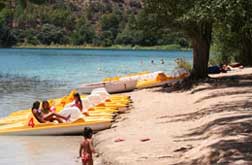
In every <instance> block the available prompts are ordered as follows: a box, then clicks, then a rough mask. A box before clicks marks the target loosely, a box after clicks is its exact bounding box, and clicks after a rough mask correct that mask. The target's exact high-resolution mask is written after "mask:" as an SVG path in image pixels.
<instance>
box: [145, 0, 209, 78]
mask: <svg viewBox="0 0 252 165" xmlns="http://www.w3.org/2000/svg"><path fill="white" fill-rule="evenodd" d="M211 2H212V1H211V0H177V1H174V0H144V6H145V10H146V12H147V13H151V14H156V15H157V17H156V24H157V26H159V27H169V28H171V29H172V30H173V31H179V32H183V33H184V34H185V35H186V36H188V37H189V38H190V39H191V42H192V48H193V70H192V77H193V78H205V77H207V76H208V61H209V52H210V44H211V39H212V26H213V22H214V20H213V17H212V10H211Z"/></svg>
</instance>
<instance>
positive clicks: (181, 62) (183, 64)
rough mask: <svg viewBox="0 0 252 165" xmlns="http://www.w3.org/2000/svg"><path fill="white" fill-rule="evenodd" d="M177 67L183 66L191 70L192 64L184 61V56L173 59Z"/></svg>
mask: <svg viewBox="0 0 252 165" xmlns="http://www.w3.org/2000/svg"><path fill="white" fill-rule="evenodd" d="M175 62H176V64H177V67H176V68H184V69H186V70H188V71H192V65H191V63H190V62H188V61H186V59H184V58H177V59H176V60H175Z"/></svg>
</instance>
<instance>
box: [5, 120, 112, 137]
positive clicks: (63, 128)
mask: <svg viewBox="0 0 252 165" xmlns="http://www.w3.org/2000/svg"><path fill="white" fill-rule="evenodd" d="M110 126H111V122H109V121H105V122H98V123H97V122H94V123H88V122H87V123H86V122H83V123H72V124H70V123H69V124H67V123H66V124H55V125H49V126H41V127H36V126H35V127H34V128H32V127H25V128H16V129H15V128H14V129H9V130H6V131H3V130H2V131H0V135H13V136H57V135H81V134H82V132H83V128H84V127H90V128H92V129H93V130H94V131H95V132H97V131H100V130H104V129H108V128H110Z"/></svg>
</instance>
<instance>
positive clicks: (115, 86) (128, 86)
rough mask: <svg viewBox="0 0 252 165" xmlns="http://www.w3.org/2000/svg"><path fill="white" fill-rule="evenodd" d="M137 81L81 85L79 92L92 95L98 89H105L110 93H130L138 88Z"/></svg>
mask: <svg viewBox="0 0 252 165" xmlns="http://www.w3.org/2000/svg"><path fill="white" fill-rule="evenodd" d="M136 85H137V80H132V79H129V80H118V81H110V82H98V83H91V84H83V85H80V87H79V88H78V91H79V92H81V93H91V92H92V91H93V90H94V89H96V88H105V89H106V91H107V92H108V93H120V92H129V91H132V90H134V89H135V88H136Z"/></svg>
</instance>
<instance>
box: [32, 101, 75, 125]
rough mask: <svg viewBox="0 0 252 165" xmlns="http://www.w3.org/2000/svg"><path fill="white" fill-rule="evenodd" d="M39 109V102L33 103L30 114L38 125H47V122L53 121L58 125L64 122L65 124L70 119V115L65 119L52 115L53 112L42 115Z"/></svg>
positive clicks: (55, 114)
mask: <svg viewBox="0 0 252 165" xmlns="http://www.w3.org/2000/svg"><path fill="white" fill-rule="evenodd" d="M39 107H40V102H39V101H36V102H34V103H33V106H32V114H33V115H34V117H35V118H36V119H37V120H38V122H40V123H48V122H53V121H55V120H56V121H58V122H59V123H63V122H64V121H65V122H66V121H68V120H69V118H70V117H71V116H70V115H68V116H67V117H65V116H62V115H60V114H57V113H53V112H51V113H49V114H47V115H44V114H43V112H42V111H41V109H40V108H39Z"/></svg>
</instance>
